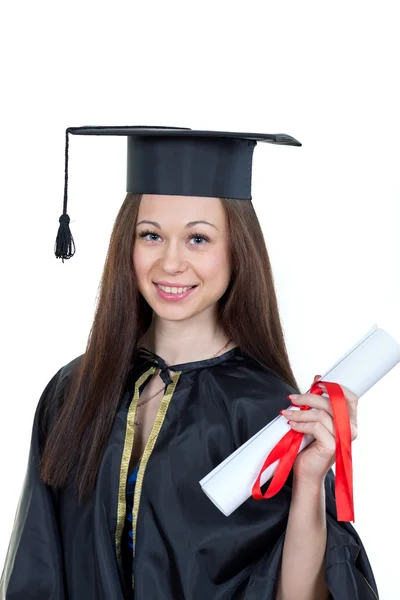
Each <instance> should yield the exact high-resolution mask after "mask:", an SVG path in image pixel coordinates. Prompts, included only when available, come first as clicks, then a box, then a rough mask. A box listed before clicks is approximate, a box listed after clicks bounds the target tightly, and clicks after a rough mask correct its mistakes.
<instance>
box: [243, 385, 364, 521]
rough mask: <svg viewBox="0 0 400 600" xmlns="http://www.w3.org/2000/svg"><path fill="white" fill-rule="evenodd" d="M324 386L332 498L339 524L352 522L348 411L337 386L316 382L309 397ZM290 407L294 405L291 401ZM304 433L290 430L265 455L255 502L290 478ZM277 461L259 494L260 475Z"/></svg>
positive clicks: (254, 495)
mask: <svg viewBox="0 0 400 600" xmlns="http://www.w3.org/2000/svg"><path fill="white" fill-rule="evenodd" d="M321 383H323V384H324V386H325V387H326V390H327V393H328V396H329V398H330V401H331V406H332V413H333V422H334V425H335V435H336V478H335V495H336V508H337V518H338V521H354V501H353V463H352V455H351V428H350V419H349V413H348V409H347V401H346V397H345V395H344V393H343V390H342V388H341V387H340V385H339V384H337V383H333V382H329V381H322V380H319V381H316V382H315V383H313V385H312V386H311V389H310V394H318V395H320V396H321V395H322V394H323V393H324V390H322V389H321V388H320V387H319V384H321ZM292 404H293V405H294V406H296V405H295V404H294V403H293V402H292ZM300 409H301V410H310V407H309V406H300ZM303 436H304V433H299V432H298V431H293V430H290V431H288V432H287V433H286V435H284V436H283V438H282V439H281V440H280V441H279V442H278V443H277V444H276V445H275V446H274V448H272V450H271V452H270V453H269V455H268V456H267V458H266V460H265V462H264V464H263V466H262V468H261V471H260V473H259V474H258V477H257V479H256V481H255V483H254V485H253V488H252V496H253V498H254V499H255V500H262V499H263V498H271V497H272V496H275V494H277V493H278V492H279V490H280V489H281V488H282V486H283V485H284V483H285V481H286V479H287V478H288V476H289V473H290V470H291V468H292V466H293V463H294V461H295V460H296V457H297V454H298V452H299V448H300V444H301V442H302V440H303ZM277 460H279V463H278V465H277V468H276V470H275V473H274V475H273V477H272V479H271V482H270V484H269V487H268V490H267V491H266V493H265V494H264V495H263V494H262V493H261V483H260V481H261V476H262V474H263V473H264V471H265V470H266V469H267V468H268V467H269V466H270V465H272V464H273V463H274V462H275V461H277Z"/></svg>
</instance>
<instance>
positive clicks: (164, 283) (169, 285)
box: [153, 281, 192, 288]
mask: <svg viewBox="0 0 400 600" xmlns="http://www.w3.org/2000/svg"><path fill="white" fill-rule="evenodd" d="M153 283H155V284H158V285H165V286H166V287H176V288H180V287H181V288H184V287H192V286H191V285H190V283H170V282H169V281H153Z"/></svg>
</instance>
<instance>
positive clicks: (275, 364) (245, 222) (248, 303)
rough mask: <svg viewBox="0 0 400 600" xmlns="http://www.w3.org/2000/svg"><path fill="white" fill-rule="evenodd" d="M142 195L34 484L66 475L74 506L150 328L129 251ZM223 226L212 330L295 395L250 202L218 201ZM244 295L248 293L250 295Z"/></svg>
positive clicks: (108, 264) (114, 244) (115, 250)
mask: <svg viewBox="0 0 400 600" xmlns="http://www.w3.org/2000/svg"><path fill="white" fill-rule="evenodd" d="M141 198H142V195H141V194H127V196H126V198H125V200H124V202H123V204H122V206H121V208H120V210H119V212H118V215H117V218H116V220H115V224H114V228H113V231H112V234H111V238H110V244H109V248H108V253H107V257H106V261H105V265H104V270H103V274H102V278H101V281H100V286H99V294H98V302H97V307H96V312H95V316H94V321H93V324H92V328H91V330H90V334H89V337H88V343H87V347H86V351H85V353H84V354H83V355H82V359H81V360H80V361H79V362H78V364H77V368H76V371H75V372H74V376H73V377H72V378H71V382H70V385H69V387H68V390H67V392H66V395H65V398H64V401H63V403H62V406H61V407H60V409H59V411H58V414H57V417H56V419H55V422H54V425H53V427H51V428H50V431H49V433H48V435H47V438H46V443H45V446H44V451H43V455H42V458H41V478H42V480H43V481H44V482H45V483H47V484H48V485H52V486H53V487H54V488H58V487H63V486H64V485H65V484H66V480H67V477H68V475H69V474H70V473H71V470H72V468H73V467H75V466H76V467H77V468H76V475H75V479H74V488H75V491H76V492H77V495H78V501H79V502H83V501H85V500H87V499H89V498H90V496H91V495H92V492H93V489H94V486H95V482H96V477H97V473H98V470H99V467H100V462H101V459H102V455H103V452H104V449H105V446H106V444H107V440H108V438H109V435H110V432H111V427H112V423H113V421H114V418H115V415H116V413H117V410H118V406H119V401H120V398H121V395H122V393H123V389H124V386H125V385H126V379H127V373H128V370H129V366H130V365H131V363H132V357H133V353H134V351H135V350H136V349H137V347H138V345H139V343H140V340H141V338H142V337H143V335H144V333H145V332H146V330H147V329H148V327H149V326H150V324H151V320H152V309H151V308H150V306H149V305H148V303H147V302H146V301H145V300H144V298H143V296H142V295H141V294H140V293H139V290H138V287H137V282H136V278H135V276H134V267H133V248H134V241H135V229H136V222H137V215H138V212H139V206H140V201H141ZM221 202H222V204H223V206H224V208H225V211H226V216H227V222H228V243H229V252H230V262H231V265H232V268H231V272H232V275H231V280H230V282H229V285H228V288H227V290H226V292H225V293H224V295H223V296H222V297H221V298H220V300H219V303H218V316H219V322H220V324H221V326H222V328H223V331H224V332H225V333H226V335H227V336H228V337H229V338H230V339H232V340H233V341H234V342H235V343H236V344H237V345H238V346H239V347H240V348H241V350H242V351H244V352H246V353H247V354H248V355H250V356H252V357H253V358H254V359H255V360H256V361H258V362H259V363H261V364H262V365H265V366H266V367H267V368H270V369H272V370H273V371H274V372H275V373H276V374H278V376H280V377H281V378H282V379H283V380H284V381H285V382H287V383H289V384H290V385H291V386H292V387H293V388H295V389H296V391H299V387H298V385H297V382H296V380H295V377H294V375H293V372H292V369H291V366H290V362H289V358H288V354H287V350H286V346H285V340H284V335H283V331H282V326H281V323H280V318H279V310H278V303H277V297H276V293H275V288H274V281H273V275H272V269H271V264H270V260H269V256H268V252H267V249H266V246H265V241H264V236H263V234H262V230H261V227H260V224H259V221H258V218H257V216H256V213H255V211H254V207H253V204H252V202H251V201H243V200H234V199H225V198H221ZM249 290H251V293H249Z"/></svg>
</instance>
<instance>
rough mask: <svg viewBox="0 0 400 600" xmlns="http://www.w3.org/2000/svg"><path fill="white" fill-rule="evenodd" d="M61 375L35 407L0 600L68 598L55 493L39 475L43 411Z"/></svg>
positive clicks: (1, 582)
mask: <svg viewBox="0 0 400 600" xmlns="http://www.w3.org/2000/svg"><path fill="white" fill-rule="evenodd" d="M60 372H61V370H60V371H59V372H58V373H57V374H56V375H55V376H54V377H53V378H52V379H51V381H50V382H49V383H48V385H47V386H46V388H45V390H44V392H43V394H42V396H41V398H40V400H39V403H38V406H37V408H36V412H35V417H34V422H33V428H32V437H31V444H30V449H29V458H28V466H27V471H26V475H25V480H24V484H23V488H22V491H21V494H20V499H19V502H18V506H17V510H16V514H15V520H14V526H13V530H12V534H11V539H10V542H9V546H8V551H7V555H6V560H5V564H4V568H3V573H2V576H1V579H0V600H11V599H12V600H29V599H30V598H32V599H33V598H40V599H41V600H64V599H65V592H64V583H63V567H62V550H61V542H60V536H59V528H58V521H57V516H56V514H57V513H56V510H57V498H56V493H55V491H54V490H53V489H52V488H50V487H49V486H47V485H46V484H45V483H44V482H43V481H42V480H41V479H40V475H39V458H40V449H41V447H42V444H43V439H42V435H41V425H40V423H41V416H42V410H43V408H44V405H45V403H47V402H48V401H49V400H51V398H52V397H54V396H53V395H55V394H56V389H57V384H58V383H59V380H60Z"/></svg>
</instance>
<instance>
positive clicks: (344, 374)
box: [199, 325, 400, 517]
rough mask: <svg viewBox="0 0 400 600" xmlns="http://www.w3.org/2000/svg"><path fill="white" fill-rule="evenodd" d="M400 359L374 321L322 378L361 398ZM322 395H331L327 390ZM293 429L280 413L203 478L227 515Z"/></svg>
mask: <svg viewBox="0 0 400 600" xmlns="http://www.w3.org/2000/svg"><path fill="white" fill-rule="evenodd" d="M399 362H400V344H399V343H398V342H397V341H396V340H395V339H394V338H393V337H392V336H391V335H389V334H388V333H387V332H386V331H385V330H384V329H381V328H379V327H378V326H377V325H373V326H372V328H371V329H370V330H369V331H368V332H367V333H366V334H365V335H364V336H363V337H362V338H361V339H360V340H359V341H358V342H357V344H355V346H353V347H352V348H350V350H349V351H348V352H347V353H346V354H344V355H343V356H342V357H341V358H340V359H339V360H338V361H337V362H336V363H335V364H334V365H333V366H332V367H331V368H330V369H329V370H328V371H327V372H326V373H325V374H324V375H323V376H322V377H321V379H326V381H331V382H334V383H338V384H339V385H344V386H346V387H347V388H349V389H350V390H351V391H352V392H354V394H356V395H357V396H358V397H359V398H360V397H361V396H362V395H363V394H365V392H367V391H368V390H369V389H371V388H372V387H373V386H374V385H375V384H376V383H377V382H378V381H379V380H380V379H382V377H384V376H385V375H386V374H387V373H389V371H391V370H392V369H393V368H394V367H395V366H396V365H397V364H398V363H399ZM309 391H310V389H308V390H307V392H306V393H308V392H309ZM323 396H324V397H325V398H328V395H327V394H326V393H324V394H323ZM292 408H293V409H295V408H296V407H292ZM290 429H291V427H290V425H288V423H287V419H285V418H284V417H283V416H281V415H278V416H277V417H276V418H275V419H274V420H273V421H271V422H270V423H268V424H267V425H266V426H265V427H264V428H263V429H261V430H260V431H259V432H258V433H256V434H255V435H253V437H252V438H250V439H249V440H248V441H247V442H245V443H244V444H243V445H242V446H240V447H239V448H238V449H237V450H235V452H233V453H232V454H231V455H230V456H228V457H227V458H226V459H225V460H224V461H223V462H221V463H220V464H219V465H218V466H216V467H215V469H213V470H212V471H210V473H208V475H206V476H205V477H203V479H201V481H200V482H199V483H200V485H201V488H202V490H203V492H204V493H205V494H206V495H207V496H208V497H209V498H210V500H211V501H212V502H213V503H214V504H215V506H217V508H219V510H220V511H221V512H222V513H223V514H224V515H225V516H227V517H228V516H229V515H230V514H232V513H233V511H235V510H236V509H237V508H238V507H239V506H240V505H241V504H243V502H245V501H246V500H247V499H248V498H250V496H251V493H252V488H253V485H254V482H255V480H256V479H257V476H258V474H259V472H260V470H261V468H262V466H263V464H264V461H265V459H266V457H267V456H268V454H269V453H270V451H271V450H272V448H273V447H274V446H275V445H276V444H277V443H278V442H279V440H281V439H282V437H283V436H284V435H285V434H286V433H287V432H288V431H290ZM313 439H314V437H313V436H312V435H304V438H303V441H302V443H301V446H300V449H299V452H301V450H303V448H305V447H306V446H307V445H308V444H309V443H310V442H312V440H313ZM277 464H278V461H275V462H274V463H273V464H272V465H270V466H269V467H268V468H267V469H266V470H265V471H264V473H263V475H262V476H261V485H263V484H264V483H265V482H266V481H268V480H269V479H270V478H271V477H272V476H273V474H274V472H275V469H276V467H277Z"/></svg>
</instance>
